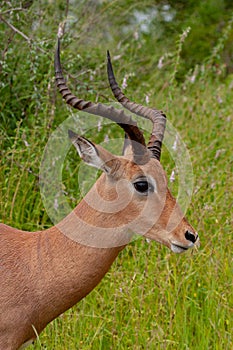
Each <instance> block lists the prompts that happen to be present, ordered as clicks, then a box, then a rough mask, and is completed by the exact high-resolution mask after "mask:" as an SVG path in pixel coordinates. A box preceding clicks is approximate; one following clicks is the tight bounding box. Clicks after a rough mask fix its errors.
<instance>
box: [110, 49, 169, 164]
mask: <svg viewBox="0 0 233 350" xmlns="http://www.w3.org/2000/svg"><path fill="white" fill-rule="evenodd" d="M107 60H108V62H107V70H108V80H109V84H110V87H111V89H112V92H113V94H114V96H115V98H116V99H117V101H118V102H120V103H121V104H122V106H123V107H125V108H126V109H128V110H129V111H130V112H132V113H134V114H137V115H139V116H141V117H143V118H146V119H150V120H151V121H152V123H153V129H152V133H151V136H150V140H149V142H148V145H147V148H148V149H149V150H150V151H151V153H152V157H153V158H156V159H157V160H160V155H161V147H162V142H163V136H164V132H165V128H166V115H165V114H164V113H163V112H162V111H159V110H157V109H154V108H153V109H152V108H148V107H145V106H142V105H140V104H137V103H135V102H131V101H130V100H129V99H128V98H127V97H126V96H125V95H124V93H123V92H122V91H121V89H120V88H119V85H118V84H117V82H116V79H115V76H114V72H113V68H112V63H111V57H110V53H109V51H107Z"/></svg>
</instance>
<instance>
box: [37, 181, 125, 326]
mask: <svg viewBox="0 0 233 350" xmlns="http://www.w3.org/2000/svg"><path fill="white" fill-rule="evenodd" d="M96 199H97V198H96V186H94V187H93V189H92V190H91V191H90V192H89V193H88V195H87V197H86V198H85V199H84V200H82V201H81V202H80V203H79V205H78V206H77V207H76V208H75V209H74V210H73V211H72V212H71V213H70V214H69V215H68V216H67V217H66V218H64V219H63V220H62V221H61V222H60V223H59V224H58V225H56V226H54V227H52V228H50V229H48V230H46V231H41V232H38V235H37V242H36V244H35V245H34V249H35V251H34V252H31V254H33V255H34V257H33V264H34V265H35V266H32V268H33V269H35V270H36V273H37V281H36V288H35V289H36V293H37V294H38V296H37V299H38V304H37V305H38V307H39V308H38V322H36V324H35V327H36V328H37V327H38V331H41V329H43V328H44V327H45V326H46V324H47V323H48V322H50V321H51V320H52V319H54V318H55V317H57V316H58V315H59V314H61V313H62V312H64V311H65V310H67V309H68V308H70V307H71V306H73V305H74V304H76V303H77V302H78V301H79V300H81V299H82V298H83V297H85V296H86V295H87V294H88V293H89V292H90V291H91V290H92V289H93V288H94V287H95V286H96V285H97V284H98V283H99V282H100V280H101V279H102V278H103V276H104V275H105V274H106V272H107V271H108V270H109V268H110V266H111V264H112V263H113V261H114V260H115V258H116V257H117V255H118V254H119V252H120V251H121V250H122V249H123V248H124V245H125V244H126V243H127V242H128V240H129V239H128V238H127V239H126V238H124V232H123V231H124V230H123V229H122V228H120V229H119V230H116V229H113V227H114V226H115V225H116V222H112V221H111V215H112V213H103V212H101V211H97V210H96V209H95V208H92V207H91V206H90V203H91V202H93V201H95V200H96ZM102 209H103V208H102ZM111 222H112V223H111ZM103 223H104V224H103ZM122 230H123V231H122ZM116 232H117V235H116V234H114V233H116ZM101 233H103V236H104V239H101ZM119 235H120V236H123V238H124V239H122V237H121V238H120V239H119ZM125 236H127V234H126V235H125ZM124 242H125V244H123V243H124ZM36 256H37V259H36V258H35V257H36ZM34 282H35V281H34Z"/></svg>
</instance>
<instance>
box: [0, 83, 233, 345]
mask: <svg viewBox="0 0 233 350" xmlns="http://www.w3.org/2000/svg"><path fill="white" fill-rule="evenodd" d="M181 92H182V88H178V87H177V88H176V90H174V91H173V99H172V100H169V101H170V102H169V103H168V104H167V109H168V116H169V118H170V119H171V120H172V122H173V124H174V125H176V127H177V129H178V130H179V132H180V134H181V135H182V138H183V140H185V142H186V144H187V146H188V148H189V150H190V154H191V158H192V165H193V170H194V174H195V187H194V193H193V195H192V201H191V205H190V207H189V210H188V213H187V216H188V219H189V221H190V222H191V223H192V224H193V225H194V226H195V227H196V228H197V230H198V232H199V235H200V238H201V248H200V249H199V251H198V252H196V251H195V252H188V253H186V254H183V255H182V256H178V255H175V254H173V253H171V252H170V251H168V249H167V248H164V247H162V246H160V245H159V244H157V243H155V242H150V243H148V242H146V241H145V240H144V239H143V238H140V239H137V240H136V241H134V242H133V243H132V244H130V245H129V246H128V247H127V248H126V249H125V250H124V251H123V252H122V253H121V254H120V256H119V257H118V259H117V260H116V262H115V263H114V264H113V266H112V268H111V270H110V272H109V273H108V274H107V275H106V277H105V278H104V279H103V280H102V282H101V283H100V285H99V286H98V287H97V288H96V289H95V290H94V291H92V293H91V294H90V295H88V296H87V297H86V298H85V299H84V300H83V301H81V302H80V303H79V304H78V305H77V306H75V307H73V308H72V309H71V310H69V311H67V312H66V313H65V314H64V315H62V316H60V317H59V318H58V319H57V320H55V321H54V322H53V323H51V324H50V325H48V327H47V328H46V329H45V330H44V332H43V333H42V334H41V335H40V337H39V341H38V342H36V344H35V345H34V346H31V347H30V348H29V349H56V350H59V349H61V350H64V349H69V350H72V349H83V350H85V349H122V350H123V349H179V350H181V349H192V350H194V349H203V350H204V349H205V350H206V349H211V350H212V349H216V350H217V349H219V350H220V349H229V350H230V349H232V345H233V343H232V326H233V324H232V307H233V305H232V277H233V276H232V243H233V242H232V223H233V221H232V220H233V218H232V190H233V177H232V172H233V158H232V148H233V147H232V146H233V141H232V140H233V139H232V121H233V119H232V109H231V103H230V102H231V96H232V89H230V88H229V84H228V83H223V82H221V81H218V80H216V81H212V82H211V81H210V80H209V79H208V78H206V79H205V80H200V81H198V82H197V83H195V84H194V85H190V86H188V88H187V89H186V91H185V93H182V94H181ZM220 98H221V101H220ZM219 101H220V102H221V103H220V102H219ZM164 103H165V104H166V98H165V97H164ZM43 132H44V131H43V129H41V128H39V127H38V128H35V129H34V130H33V132H31V133H30V135H28V133H27V132H25V131H24V124H23V123H21V124H20V125H18V129H17V132H16V136H15V138H14V140H13V141H12V146H11V147H6V148H5V151H3V152H2V165H1V174H3V176H2V179H1V180H2V184H3V185H2V187H1V198H2V200H1V213H2V218H3V221H5V222H6V223H8V224H12V225H13V226H15V227H19V228H24V229H31V230H33V229H39V228H41V227H47V226H48V225H49V223H48V218H47V216H46V213H45V212H44V209H43V203H42V201H41V199H40V193H39V188H38V178H37V174H38V167H39V164H40V160H41V156H42V151H43V147H44V145H45V139H46V137H44V135H43ZM102 132H106V130H104V131H102ZM25 134H26V135H27V136H26V137H27V140H28V142H29V144H30V146H28V147H26V146H25V143H24V142H23V141H22V138H23V135H25ZM110 136H111V133H110ZM102 137H104V135H102ZM93 141H94V139H93ZM3 145H4V141H3ZM70 157H72V158H73V157H74V160H72V159H70V162H71V164H72V162H73V163H74V162H76V161H77V156H76V155H75V156H74V154H73V153H72V152H71V153H70V154H69V157H68V160H67V162H68V163H69V158H70ZM162 162H163V163H164V162H166V164H164V166H165V168H166V169H167V171H168V174H169V172H170V171H171V166H169V157H168V154H167V152H166V150H165V149H164V156H163V159H162ZM167 162H168V163H167ZM75 180H76V178H75V173H74V175H73V178H70V179H68V178H66V181H65V186H66V189H68V191H71V192H70V193H72V189H75V183H76V181H75Z"/></svg>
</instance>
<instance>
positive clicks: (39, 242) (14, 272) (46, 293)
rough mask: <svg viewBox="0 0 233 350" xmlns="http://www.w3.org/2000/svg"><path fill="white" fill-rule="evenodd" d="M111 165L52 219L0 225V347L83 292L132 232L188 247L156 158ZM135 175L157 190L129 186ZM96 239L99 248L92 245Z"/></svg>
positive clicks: (17, 342) (12, 345) (11, 349)
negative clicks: (35, 224)
mask: <svg viewBox="0 0 233 350" xmlns="http://www.w3.org/2000/svg"><path fill="white" fill-rule="evenodd" d="M98 152H99V153H100V155H101V157H102V159H103V160H104V159H105V156H106V154H107V153H105V152H104V150H103V149H101V148H98ZM107 156H109V154H108V155H107ZM105 160H106V159H105ZM116 165H117V166H116ZM111 169H112V174H111V176H108V175H106V174H103V175H101V177H100V178H99V179H98V180H97V182H96V184H95V185H94V187H93V188H92V189H91V191H90V192H89V193H88V194H87V196H86V197H85V198H84V199H83V200H82V201H81V202H80V204H79V205H78V206H77V207H76V208H75V209H74V211H73V212H72V213H71V214H70V215H68V216H67V217H66V218H64V219H63V220H62V222H60V223H59V224H58V225H57V226H54V227H51V228H50V229H48V230H45V231H39V232H34V233H29V232H24V231H20V230H17V229H14V228H11V227H9V226H6V225H4V224H0V246H1V248H0V271H1V273H0V285H1V292H0V309H1V313H0V349H4V350H16V349H18V348H19V347H20V346H21V345H22V344H23V343H25V342H27V341H28V340H30V339H35V338H36V334H35V331H34V330H36V332H37V333H38V334H39V333H40V332H41V331H42V330H43V328H44V327H45V326H46V325H47V324H48V323H49V322H51V321H52V320H53V319H54V318H56V317H57V316H58V315H60V314H61V313H63V312H64V311H65V310H67V309H69V308H70V307H72V306H73V305H74V304H76V303H77V302H78V301H79V300H81V299H82V298H84V297H85V296H86V295H87V294H88V293H89V292H90V291H91V290H92V289H93V288H95V286H96V285H97V284H98V283H99V282H100V280H101V279H102V278H103V276H104V275H105V274H106V272H107V271H108V270H109V268H110V266H111V264H112V263H113V261H114V260H115V258H116V257H117V255H118V253H119V252H120V251H121V250H122V249H123V247H124V246H125V245H126V244H127V243H128V242H129V240H130V237H131V234H132V232H133V231H134V232H137V233H139V234H142V235H145V236H146V237H149V238H151V239H153V240H155V241H158V242H161V243H163V244H165V245H166V246H168V247H169V248H170V247H171V241H172V240H175V241H177V242H179V243H180V245H182V246H187V247H188V246H189V243H190V242H188V241H187V240H186V239H185V236H184V233H185V232H186V230H192V231H193V229H192V227H191V226H190V225H189V224H188V223H187V221H186V220H185V219H184V218H183V215H182V213H181V211H180V209H179V207H178V206H177V204H176V201H175V199H174V198H173V197H172V196H171V194H170V192H169V191H168V189H167V182H166V176H165V174H164V171H163V169H162V166H161V165H160V163H159V162H158V161H157V160H155V159H150V161H149V162H148V163H147V164H145V165H142V166H139V165H136V164H133V163H132V162H131V161H130V160H128V159H126V158H124V159H123V158H121V157H115V161H113V164H112V165H111ZM143 174H144V175H146V176H147V177H150V178H152V179H155V181H156V184H157V193H152V194H150V195H148V196H140V195H138V193H135V192H134V187H133V186H132V181H133V180H134V179H135V178H136V176H139V175H143ZM96 203H97V204H98V208H95V206H94V205H95V204H96ZM172 212H173V214H172V217H171V213H172ZM169 221H170V223H169ZM169 225H170V228H169ZM104 230H106V233H105V231H104ZM109 232H110V234H109ZM93 237H94V240H92V239H93ZM96 238H97V240H96V241H95V239H96ZM87 241H88V242H89V246H87V245H85V244H86V243H87ZM99 241H100V242H101V244H102V247H94V246H95V243H98V244H99ZM103 247H106V248H103Z"/></svg>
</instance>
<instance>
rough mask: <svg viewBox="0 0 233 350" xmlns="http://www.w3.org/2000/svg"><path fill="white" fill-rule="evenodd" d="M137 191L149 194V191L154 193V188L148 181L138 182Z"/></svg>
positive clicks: (136, 184) (135, 185) (135, 184)
mask: <svg viewBox="0 0 233 350" xmlns="http://www.w3.org/2000/svg"><path fill="white" fill-rule="evenodd" d="M134 188H135V189H136V191H138V192H140V193H143V194H147V193H148V192H149V191H153V186H152V185H151V184H150V183H149V182H148V181H145V180H144V181H137V182H135V183H134Z"/></svg>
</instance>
